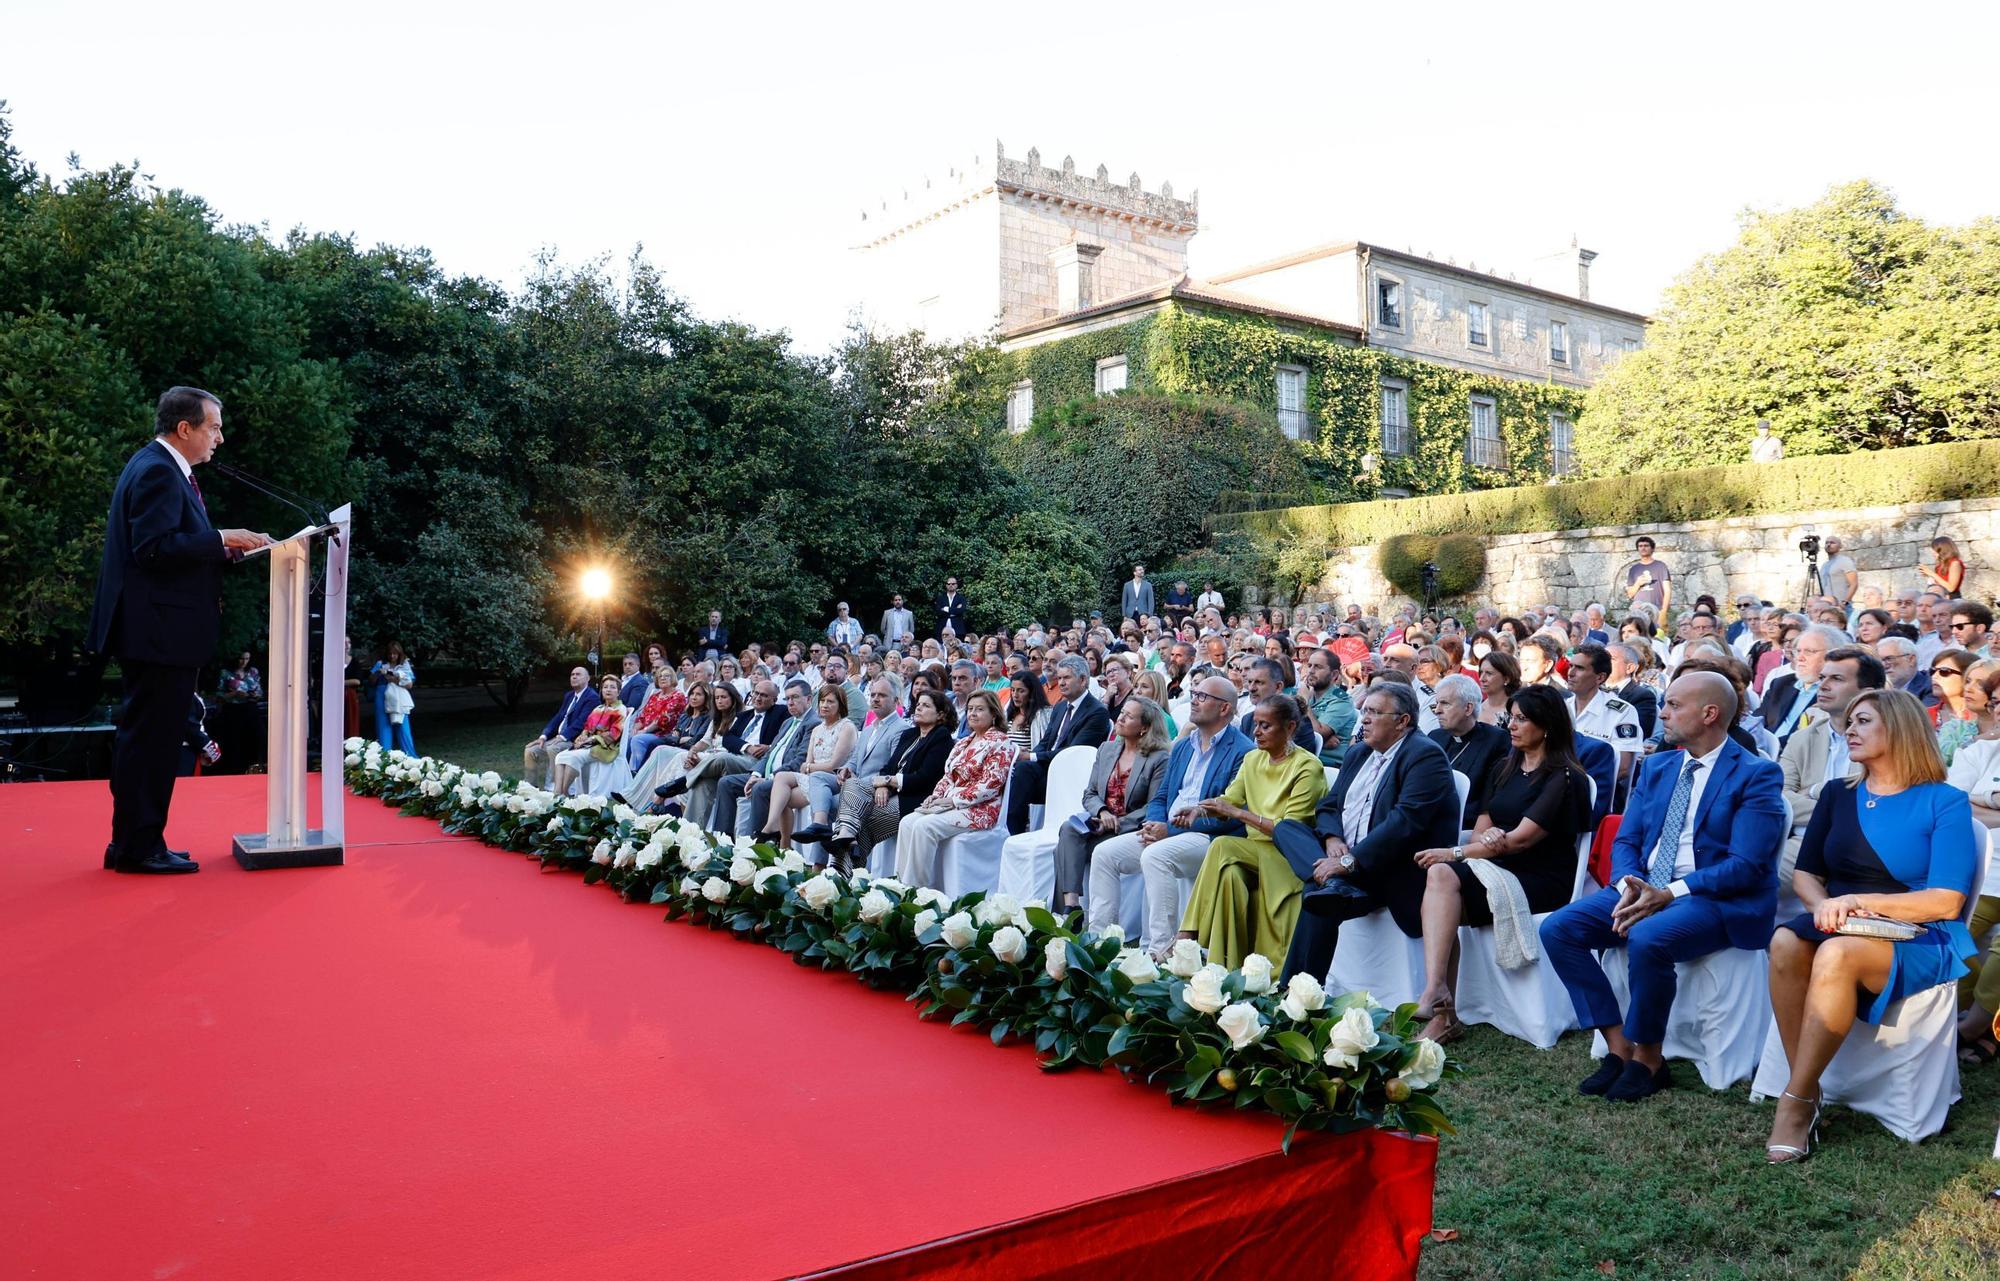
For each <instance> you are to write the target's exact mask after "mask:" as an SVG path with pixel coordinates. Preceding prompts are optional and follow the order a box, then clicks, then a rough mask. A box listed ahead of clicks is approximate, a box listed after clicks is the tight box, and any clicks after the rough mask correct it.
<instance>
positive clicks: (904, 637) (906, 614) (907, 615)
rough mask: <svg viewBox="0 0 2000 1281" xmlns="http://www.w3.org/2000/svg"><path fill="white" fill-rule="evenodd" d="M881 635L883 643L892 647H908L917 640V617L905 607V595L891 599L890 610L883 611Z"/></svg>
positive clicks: (898, 595) (897, 595)
mask: <svg viewBox="0 0 2000 1281" xmlns="http://www.w3.org/2000/svg"><path fill="white" fill-rule="evenodd" d="M880 635H881V637H882V643H883V644H884V645H888V646H892V647H895V646H903V645H908V644H909V643H910V642H911V641H914V640H915V639H916V638H917V616H916V615H915V614H912V613H911V612H910V611H909V610H907V609H905V608H904V607H903V593H901V592H897V593H896V594H895V595H894V596H891V597H890V598H889V608H887V609H885V610H883V611H882V631H881V633H880Z"/></svg>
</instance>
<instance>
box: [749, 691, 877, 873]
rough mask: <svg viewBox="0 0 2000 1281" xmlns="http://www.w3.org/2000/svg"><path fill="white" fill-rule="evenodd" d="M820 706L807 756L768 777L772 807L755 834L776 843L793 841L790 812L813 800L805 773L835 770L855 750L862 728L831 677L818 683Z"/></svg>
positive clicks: (817, 704)
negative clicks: (850, 715)
mask: <svg viewBox="0 0 2000 1281" xmlns="http://www.w3.org/2000/svg"><path fill="white" fill-rule="evenodd" d="M813 705H814V706H815V707H817V708H818V709H819V724H817V725H815V726H813V728H812V736H811V737H810V738H808V739H807V740H806V759H805V761H804V762H803V763H802V764H801V765H800V766H799V768H798V769H796V770H782V771H780V772H779V773H778V775H777V777H775V778H773V779H772V780H771V808H770V809H769V810H768V811H766V813H765V817H764V826H763V828H762V830H760V831H759V832H758V833H757V835H759V836H761V837H763V838H764V839H765V840H770V841H776V842H777V843H778V844H779V845H781V846H783V845H790V844H791V843H792V816H793V815H794V814H795V813H797V812H798V811H799V810H802V809H804V808H805V807H806V806H807V805H809V804H811V802H812V794H811V791H810V790H809V789H808V788H807V787H806V777H807V776H808V775H811V774H838V773H839V772H840V771H841V769H842V768H843V767H844V766H845V765H846V764H847V758H848V757H849V756H852V755H853V754H854V740H855V739H856V738H858V737H859V736H860V734H861V731H860V730H858V729H856V728H854V722H853V721H851V720H849V719H848V718H847V691H846V690H845V689H843V688H842V687H841V686H839V685H835V684H833V683H832V682H831V681H829V682H827V683H826V684H824V685H821V686H820V687H819V694H818V696H817V698H816V699H815V701H814V704H813Z"/></svg>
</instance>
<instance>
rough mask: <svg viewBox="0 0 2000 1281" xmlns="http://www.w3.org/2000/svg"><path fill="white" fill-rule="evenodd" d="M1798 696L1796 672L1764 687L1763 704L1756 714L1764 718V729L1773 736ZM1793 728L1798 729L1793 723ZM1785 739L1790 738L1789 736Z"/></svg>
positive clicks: (1788, 673) (1795, 723) (1789, 712)
mask: <svg viewBox="0 0 2000 1281" xmlns="http://www.w3.org/2000/svg"><path fill="white" fill-rule="evenodd" d="M1798 696H1799V677H1798V673H1796V672H1786V673H1785V674H1784V675H1783V676H1780V677H1779V678H1778V679H1777V680H1774V681H1772V682H1770V683H1769V684H1768V685H1766V686H1764V703H1763V705H1762V706H1761V707H1759V708H1758V709H1757V712H1758V714H1759V715H1761V716H1762V717H1763V718H1764V728H1765V729H1768V730H1770V731H1771V732H1772V733H1773V734H1775V733H1777V732H1778V726H1780V725H1783V724H1784V723H1785V717H1787V716H1789V715H1790V714H1791V711H1792V703H1793V702H1794V701H1795V700H1796V699H1797V698H1798ZM1793 728H1794V729H1796V728H1798V725H1797V722H1794V723H1793ZM1786 737H1790V735H1787V736H1786ZM1780 746H1783V744H1782V743H1781V744H1780Z"/></svg>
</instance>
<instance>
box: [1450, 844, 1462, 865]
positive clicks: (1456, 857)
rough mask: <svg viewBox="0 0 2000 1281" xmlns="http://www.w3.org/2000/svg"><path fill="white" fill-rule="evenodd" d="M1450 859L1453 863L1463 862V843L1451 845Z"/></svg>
mask: <svg viewBox="0 0 2000 1281" xmlns="http://www.w3.org/2000/svg"><path fill="white" fill-rule="evenodd" d="M1451 861H1452V862H1454V863H1463V862H1464V861H1465V847H1464V846H1463V845H1454V846H1452V847H1451Z"/></svg>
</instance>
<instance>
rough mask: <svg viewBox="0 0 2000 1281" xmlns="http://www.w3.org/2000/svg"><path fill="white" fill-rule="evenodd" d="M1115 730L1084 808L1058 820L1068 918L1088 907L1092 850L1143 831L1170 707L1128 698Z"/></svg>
mask: <svg viewBox="0 0 2000 1281" xmlns="http://www.w3.org/2000/svg"><path fill="white" fill-rule="evenodd" d="M1111 728H1112V735H1111V739H1110V741H1109V742H1107V743H1105V744H1104V745H1103V746H1102V747H1100V748H1098V749H1097V759H1096V760H1094V761H1092V762H1091V766H1090V780H1089V782H1088V783H1086V784H1085V785H1084V789H1083V804H1082V806H1081V808H1080V809H1079V810H1078V811H1077V812H1076V813H1075V814H1073V815H1067V814H1066V815H1059V816H1057V820H1058V822H1059V824H1060V826H1059V827H1058V828H1057V831H1056V851H1055V859H1056V902H1057V904H1059V905H1060V906H1061V908H1062V914H1065V915H1066V914H1068V913H1069V912H1071V911H1074V910H1076V909H1078V908H1080V907H1082V906H1083V892H1084V887H1085V883H1086V878H1087V876H1088V873H1089V869H1090V856H1091V851H1093V850H1094V849H1096V848H1097V846H1098V845H1100V844H1101V843H1103V842H1104V841H1106V840H1108V839H1110V838H1111V837H1114V836H1122V835H1125V834H1127V833H1134V832H1137V831H1138V830H1139V824H1140V823H1141V822H1142V821H1144V819H1145V817H1146V807H1147V806H1148V805H1150V804H1151V803H1152V800H1153V795H1154V793H1155V792H1156V791H1158V789H1159V784H1160V777H1161V774H1162V772H1163V767H1164V766H1165V765H1166V763H1167V749H1168V747H1169V746H1170V745H1171V743H1172V740H1171V739H1170V738H1168V737H1167V714H1166V711H1165V709H1163V708H1162V707H1161V706H1160V705H1159V704H1158V703H1156V702H1154V701H1153V700H1152V699H1150V698H1147V697H1145V696H1143V695H1136V694H1135V695H1133V696H1132V697H1130V698H1128V699H1126V700H1125V702H1124V705H1123V706H1122V707H1120V708H1119V711H1118V715H1117V718H1116V719H1115V720H1113V721H1112V726H1111Z"/></svg>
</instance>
